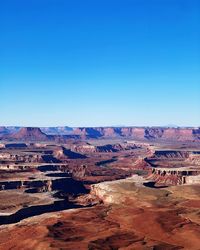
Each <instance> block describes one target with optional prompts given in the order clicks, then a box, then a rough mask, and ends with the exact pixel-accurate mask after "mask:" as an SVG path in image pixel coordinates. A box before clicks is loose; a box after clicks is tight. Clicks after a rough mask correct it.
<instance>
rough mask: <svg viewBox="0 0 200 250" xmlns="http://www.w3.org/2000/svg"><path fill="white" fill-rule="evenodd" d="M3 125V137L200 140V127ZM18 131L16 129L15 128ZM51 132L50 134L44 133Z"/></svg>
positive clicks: (57, 139) (44, 139) (1, 135)
mask: <svg viewBox="0 0 200 250" xmlns="http://www.w3.org/2000/svg"><path fill="white" fill-rule="evenodd" d="M11 131H13V130H10V129H8V128H7V127H1V129H0V138H1V139H13V140H33V141H36V140H38V141H47V140H56V141H65V140H67V139H69V138H73V139H78V138H81V139H99V138H132V139H137V140H164V141H168V140H169V141H172V140H173V141H200V128H162V127H118V128H116V127H82V128H70V129H68V128H66V127H63V128H62V127H61V128H57V127H56V128H55V129H53V128H49V129H48V128H42V131H43V132H42V131H41V129H40V128H21V129H20V130H17V132H15V133H11ZM14 131H16V130H14ZM44 131H45V132H47V133H49V134H48V135H47V134H45V133H44ZM67 131H68V132H67Z"/></svg>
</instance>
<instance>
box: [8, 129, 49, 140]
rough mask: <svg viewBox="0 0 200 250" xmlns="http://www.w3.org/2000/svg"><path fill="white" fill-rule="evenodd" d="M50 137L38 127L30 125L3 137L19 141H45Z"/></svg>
mask: <svg viewBox="0 0 200 250" xmlns="http://www.w3.org/2000/svg"><path fill="white" fill-rule="evenodd" d="M50 138H51V137H50V136H47V135H46V134H44V133H43V132H42V131H41V130H40V129H39V128H32V127H26V128H21V129H20V130H19V131H18V132H16V133H14V134H10V135H7V136H5V137H4V139H12V140H21V141H47V140H49V139H50Z"/></svg>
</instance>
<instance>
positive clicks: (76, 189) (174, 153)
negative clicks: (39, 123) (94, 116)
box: [0, 139, 200, 250]
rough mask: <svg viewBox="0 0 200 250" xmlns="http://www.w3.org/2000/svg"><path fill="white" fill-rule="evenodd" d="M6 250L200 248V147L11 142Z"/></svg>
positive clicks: (6, 170)
mask: <svg viewBox="0 0 200 250" xmlns="http://www.w3.org/2000/svg"><path fill="white" fill-rule="evenodd" d="M2 145H3V146H2V148H1V149H0V250H8V249H14V250H21V249H24V250H31V249H36V250H44V249H52V250H56V249H66V250H67V249H68V250H77V249H81V250H82V249H83V250H84V249H90V250H92V249H93V250H95V249H99V250H100V249H101V250H104V249H105V250H107V249H108V250H111V249H112V250H113V249H114V250H117V249H131V250H132V249H144V250H147V249H158V250H159V249H160V250H162V249H164V250H165V249H166V250H170V249H188V250H189V249H192V250H199V249H200V180H199V175H200V146H199V145H198V144H196V143H195V144H193V143H191V142H190V143H180V142H179V143H177V144H175V143H172V144H170V143H163V142H162V143H160V142H159V143H158V142H151V143H149V142H148V143H146V142H136V141H129V142H127V141H125V140H112V139H110V140H87V141H76V140H74V141H73V140H72V141H70V142H69V143H68V144H59V143H56V144H53V143H51V144H50V143H46V144H44V143H24V144H23V143H22V144H19V143H12V144H9V143H7V142H5V143H4V144H2Z"/></svg>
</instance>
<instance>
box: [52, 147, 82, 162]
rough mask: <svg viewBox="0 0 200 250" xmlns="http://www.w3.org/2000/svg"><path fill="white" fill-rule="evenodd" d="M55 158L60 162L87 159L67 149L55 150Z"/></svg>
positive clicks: (58, 148)
mask: <svg viewBox="0 0 200 250" xmlns="http://www.w3.org/2000/svg"><path fill="white" fill-rule="evenodd" d="M53 156H54V157H55V158H56V159H59V160H66V159H85V158H86V156H85V155H82V154H79V153H77V152H73V151H71V150H70V149H66V148H65V147H62V146H60V147H57V149H55V150H54V151H53Z"/></svg>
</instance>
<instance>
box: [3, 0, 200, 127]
mask: <svg viewBox="0 0 200 250" xmlns="http://www.w3.org/2000/svg"><path fill="white" fill-rule="evenodd" d="M199 23H200V1H198V0H193V1H189V0H174V1H171V0H163V1H159V0H150V1H148V0H140V1H139V0H134V1H131V0H125V1H122V0H120V1H114V0H109V1H105V0H102V1H92V0H90V1H89V0H88V1H80V0H77V1H76V0H75V1H64V0H57V1H55V0H48V1H47V0H42V1H41V0H40V1H39V0H34V1H25V0H20V1H17V0H8V1H4V2H2V3H1V8H0V29H1V39H0V46H1V48H2V49H1V51H0V56H1V60H0V107H1V108H0V117H1V118H0V125H6V126H15V125H18V126H36V127H42V126H72V127H84V126H87V127H91V126H115V124H123V125H125V126H166V125H167V124H177V126H194V127H198V126H200V98H199V96H200V70H199V69H200V43H199V40H200V31H199Z"/></svg>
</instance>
